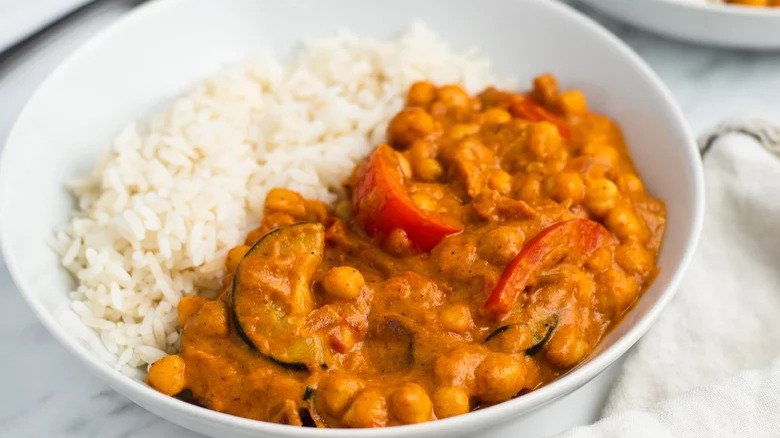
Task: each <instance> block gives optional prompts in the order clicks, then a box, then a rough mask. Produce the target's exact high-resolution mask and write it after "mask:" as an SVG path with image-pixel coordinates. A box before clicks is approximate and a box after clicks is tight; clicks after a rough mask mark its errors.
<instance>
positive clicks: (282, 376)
mask: <svg viewBox="0 0 780 438" xmlns="http://www.w3.org/2000/svg"><path fill="white" fill-rule="evenodd" d="M384 140H385V141H384V142H383V143H382V144H380V145H379V146H377V147H376V148H374V149H373V150H372V151H370V153H369V154H368V157H367V158H366V159H365V160H363V161H362V162H361V163H359V164H358V165H357V166H356V167H355V170H354V171H353V172H352V174H351V176H349V177H348V178H347V179H346V181H345V182H344V187H345V193H346V196H345V197H344V198H343V199H341V200H340V201H337V202H336V203H335V205H333V206H332V207H331V206H329V205H328V204H325V203H323V202H321V201H319V200H314V199H307V198H305V197H304V196H302V195H301V194H300V193H297V192H296V191H292V190H289V189H285V188H275V189H273V190H271V191H270V192H269V193H268V196H267V197H266V199H265V203H264V208H263V217H262V219H261V221H260V226H259V228H256V229H254V230H252V231H251V232H249V233H248V236H247V238H246V241H245V242H244V244H243V245H239V246H236V247H234V248H232V249H231V250H230V251H228V252H227V257H226V260H225V267H226V272H227V275H225V276H224V277H223V278H222V283H223V288H222V292H221V293H220V294H219V295H218V296H217V297H216V298H215V299H207V298H203V297H199V296H189V297H185V298H183V299H182V300H181V301H180V302H179V304H178V319H179V323H180V325H181V326H182V327H183V331H182V336H181V351H180V353H179V354H176V355H170V356H166V357H163V358H162V359H160V360H158V361H157V362H155V363H154V364H153V365H152V366H151V368H150V369H149V374H148V382H149V383H150V384H151V385H152V386H153V387H155V388H157V389H158V390H159V391H161V392H163V393H166V394H169V395H176V394H179V393H181V392H182V391H185V390H189V391H190V392H191V394H192V397H193V398H194V400H195V401H196V402H198V403H199V404H201V405H203V406H205V407H207V408H210V409H214V410H218V411H221V412H227V413H230V414H233V415H239V416H243V417H248V418H254V419H258V420H264V421H273V422H278V423H285V424H292V425H299V426H300V425H302V426H318V427H383V426H392V425H399V424H410V423H419V422H423V421H429V420H434V419H438V418H446V417H451V416H455V415H460V414H464V413H467V412H469V411H471V410H474V409H479V408H480V407H484V406H490V405H493V404H496V403H500V402H503V401H506V400H509V399H511V398H513V397H516V396H519V395H522V394H524V393H527V392H529V391H533V390H534V389H537V388H539V387H540V386H542V385H544V384H546V383H548V382H550V381H552V380H554V379H555V378H556V377H557V376H559V375H560V374H562V373H564V372H566V371H567V370H568V369H571V368H572V367H574V366H576V365H577V364H578V363H580V362H581V361H582V360H584V359H585V358H586V357H587V355H588V354H589V353H590V352H591V351H593V349H594V348H595V347H596V346H597V345H598V343H599V341H600V340H601V339H602V338H603V336H604V335H605V334H606V333H607V332H608V330H609V329H610V328H612V327H614V325H615V324H617V323H618V322H619V321H620V319H621V317H622V315H624V314H625V312H626V311H627V310H628V309H629V308H630V306H631V305H632V304H633V303H634V302H635V300H636V299H637V298H638V297H639V295H640V294H641V292H642V291H643V290H644V288H646V287H647V285H649V284H650V282H651V281H652V280H653V278H654V276H655V274H656V271H657V268H656V265H655V260H656V257H657V254H658V250H659V248H660V245H661V240H662V238H663V232H664V226H665V208H664V204H663V203H662V202H661V201H659V200H657V199H654V198H653V197H652V196H650V195H649V194H648V193H647V192H646V191H645V189H644V186H643V184H642V181H641V180H640V178H639V177H638V175H637V174H636V171H635V170H634V167H633V164H632V162H631V159H630V157H629V156H628V153H627V150H626V148H625V145H624V143H623V139H622V135H621V133H620V130H619V128H618V127H617V126H616V125H615V124H614V123H612V122H611V121H610V120H609V119H608V118H606V117H604V116H601V115H598V114H595V113H592V112H590V111H589V110H588V108H587V105H586V102H585V96H583V94H582V93H581V92H579V91H577V90H567V91H564V92H559V89H558V85H557V83H556V80H555V78H554V77H553V76H551V75H542V76H540V77H538V78H536V79H535V80H534V85H533V88H532V90H531V91H530V92H529V93H527V94H518V93H513V92H507V91H502V90H500V89H496V88H493V87H489V88H487V89H485V90H484V91H482V92H481V93H479V94H478V95H475V96H470V95H469V94H468V93H467V92H466V91H465V90H464V89H463V88H462V87H460V86H457V85H444V86H436V85H434V84H432V83H431V82H427V81H420V82H416V83H414V84H413V85H412V86H411V87H410V88H409V91H408V93H407V97H406V108H404V109H403V110H401V111H400V112H399V113H398V114H396V115H395V116H394V117H393V118H392V120H391V121H390V123H389V125H388V127H387V131H386V139H384Z"/></svg>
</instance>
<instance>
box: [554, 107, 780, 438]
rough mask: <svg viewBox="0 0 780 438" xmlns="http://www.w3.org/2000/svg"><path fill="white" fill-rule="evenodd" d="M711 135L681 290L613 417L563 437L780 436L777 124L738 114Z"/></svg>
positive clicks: (615, 396) (627, 379)
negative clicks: (700, 212)
mask: <svg viewBox="0 0 780 438" xmlns="http://www.w3.org/2000/svg"><path fill="white" fill-rule="evenodd" d="M703 145H704V146H707V147H706V153H705V157H704V169H705V170H704V172H705V178H706V196H707V199H706V204H707V207H706V208H707V212H706V214H705V223H704V230H703V234H702V237H701V242H700V244H699V248H698V250H697V253H696V255H695V257H694V259H693V262H692V264H691V267H690V269H689V271H688V273H687V274H686V278H685V280H684V282H683V284H682V286H681V288H680V291H679V293H678V295H677V297H676V298H675V299H674V300H673V302H672V303H671V304H670V305H669V307H668V308H667V309H666V310H665V311H664V312H663V314H662V316H661V317H660V318H659V320H658V322H657V323H656V324H655V325H654V326H653V327H652V328H651V330H650V332H648V334H647V335H646V336H645V337H644V338H643V339H642V340H641V341H640V342H639V343H638V344H637V346H636V347H635V348H634V349H633V350H632V351H631V353H630V356H629V357H628V358H627V360H626V362H625V366H624V370H623V372H622V375H621V377H620V378H619V379H618V382H617V384H616V386H615V388H614V390H613V392H612V394H611V395H610V398H609V400H608V402H607V406H606V408H605V411H604V414H605V418H604V419H603V420H601V421H600V422H598V423H596V424H595V425H592V426H587V427H581V428H577V429H574V430H572V431H569V432H567V433H565V434H563V435H561V437H566V438H591V437H600V438H601V437H640V438H641V437H653V438H664V437H680V438H683V437H685V438H687V437H740V438H750V437H762V438H763V437H774V436H777V437H780V359H778V358H780V156H778V153H780V128H778V127H775V126H772V125H770V124H767V123H764V122H759V121H748V122H745V121H737V122H732V123H729V124H726V125H723V126H722V127H721V128H719V129H717V130H716V131H715V132H714V134H713V135H711V136H708V137H707V138H705V139H704V140H703Z"/></svg>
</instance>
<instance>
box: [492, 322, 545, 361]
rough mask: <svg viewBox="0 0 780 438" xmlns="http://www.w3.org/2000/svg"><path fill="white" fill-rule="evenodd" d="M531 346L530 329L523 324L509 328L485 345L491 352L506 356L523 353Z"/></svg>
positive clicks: (532, 342)
mask: <svg viewBox="0 0 780 438" xmlns="http://www.w3.org/2000/svg"><path fill="white" fill-rule="evenodd" d="M533 344H534V340H533V335H532V334H531V329H530V328H528V326H527V325H525V324H517V325H514V326H511V327H509V328H507V329H506V330H504V331H503V332H502V333H501V334H500V335H498V336H494V337H493V338H491V339H490V340H489V341H488V342H487V343H486V345H487V347H488V348H490V349H491V350H493V351H497V352H499V353H506V354H520V353H523V352H525V350H527V349H529V348H531V347H532V346H533Z"/></svg>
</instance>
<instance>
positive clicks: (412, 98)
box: [406, 81, 436, 107]
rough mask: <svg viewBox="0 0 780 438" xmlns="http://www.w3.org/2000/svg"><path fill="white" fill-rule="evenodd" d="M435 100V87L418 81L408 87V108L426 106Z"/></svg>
mask: <svg viewBox="0 0 780 438" xmlns="http://www.w3.org/2000/svg"><path fill="white" fill-rule="evenodd" d="M435 98H436V87H434V86H433V84H431V83H430V82H426V81H418V82H415V83H413V84H412V86H411V87H409V94H408V95H407V96H406V104H407V105H408V106H422V107H424V106H426V105H428V104H429V103H431V102H432V101H433V99H435Z"/></svg>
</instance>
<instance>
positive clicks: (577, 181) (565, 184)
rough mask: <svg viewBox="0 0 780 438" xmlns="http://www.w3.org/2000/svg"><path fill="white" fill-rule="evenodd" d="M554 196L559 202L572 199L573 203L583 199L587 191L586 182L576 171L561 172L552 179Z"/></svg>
mask: <svg viewBox="0 0 780 438" xmlns="http://www.w3.org/2000/svg"><path fill="white" fill-rule="evenodd" d="M552 181H553V184H552V193H551V195H552V197H553V199H555V200H556V201H558V202H563V201H565V200H567V199H571V200H572V202H573V203H575V204H576V203H578V202H580V201H581V200H582V197H583V195H584V192H585V183H583V182H582V177H580V175H579V174H577V173H575V172H561V173H559V174H557V175H555V176H554V177H553V179H552Z"/></svg>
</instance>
